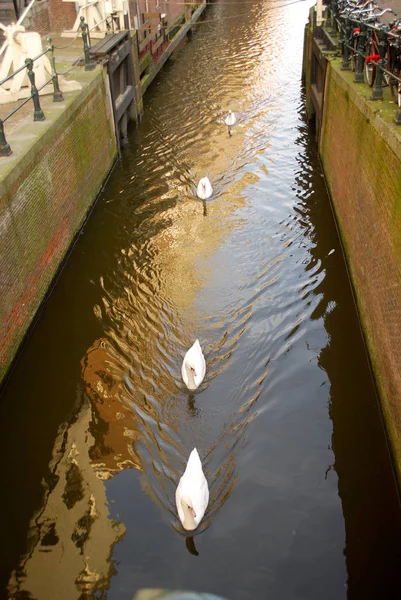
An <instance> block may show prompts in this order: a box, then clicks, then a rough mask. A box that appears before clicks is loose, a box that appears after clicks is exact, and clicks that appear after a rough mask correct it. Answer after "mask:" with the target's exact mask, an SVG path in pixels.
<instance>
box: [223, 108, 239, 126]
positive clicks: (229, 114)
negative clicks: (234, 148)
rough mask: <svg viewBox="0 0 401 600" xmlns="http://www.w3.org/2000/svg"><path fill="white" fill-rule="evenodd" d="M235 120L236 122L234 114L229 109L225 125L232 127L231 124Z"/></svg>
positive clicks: (234, 122)
mask: <svg viewBox="0 0 401 600" xmlns="http://www.w3.org/2000/svg"><path fill="white" fill-rule="evenodd" d="M236 122H237V117H236V116H235V114H234V113H233V111H232V110H229V111H228V115H227V116H226V118H225V121H224V123H225V124H226V125H228V127H232V126H233V125H235V124H236Z"/></svg>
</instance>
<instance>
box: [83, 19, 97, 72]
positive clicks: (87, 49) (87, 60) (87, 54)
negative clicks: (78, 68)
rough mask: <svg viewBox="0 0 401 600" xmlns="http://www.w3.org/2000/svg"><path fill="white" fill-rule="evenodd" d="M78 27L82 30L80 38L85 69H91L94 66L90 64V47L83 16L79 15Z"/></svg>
mask: <svg viewBox="0 0 401 600" xmlns="http://www.w3.org/2000/svg"><path fill="white" fill-rule="evenodd" d="M80 28H81V31H82V39H83V41H84V53H85V71H92V70H93V69H94V68H95V66H94V65H91V57H90V49H91V42H90V37H89V31H88V25H87V24H86V23H85V18H84V17H81V24H80Z"/></svg>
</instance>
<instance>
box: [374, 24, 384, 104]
mask: <svg viewBox="0 0 401 600" xmlns="http://www.w3.org/2000/svg"><path fill="white" fill-rule="evenodd" d="M379 40H380V41H379V55H380V58H379V62H378V63H377V67H376V77H375V83H374V86H373V92H372V100H382V99H383V69H384V64H385V60H384V57H385V56H386V49H387V34H386V32H385V31H384V29H380V31H379Z"/></svg>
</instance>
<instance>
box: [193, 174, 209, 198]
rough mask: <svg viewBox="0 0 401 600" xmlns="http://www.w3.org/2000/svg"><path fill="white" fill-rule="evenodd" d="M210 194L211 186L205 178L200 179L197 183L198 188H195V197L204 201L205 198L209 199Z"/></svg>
mask: <svg viewBox="0 0 401 600" xmlns="http://www.w3.org/2000/svg"><path fill="white" fill-rule="evenodd" d="M212 194H213V188H212V184H211V183H210V181H209V179H208V178H207V177H202V179H201V180H200V181H199V183H198V187H197V188H196V195H197V196H198V198H200V199H201V200H206V199H207V198H210V196H211V195H212Z"/></svg>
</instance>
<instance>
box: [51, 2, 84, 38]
mask: <svg viewBox="0 0 401 600" xmlns="http://www.w3.org/2000/svg"><path fill="white" fill-rule="evenodd" d="M48 1H49V16H50V28H51V29H50V31H51V32H52V33H59V32H61V31H63V30H64V29H72V27H73V25H74V21H75V19H76V18H77V11H76V8H75V2H63V0H48Z"/></svg>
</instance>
